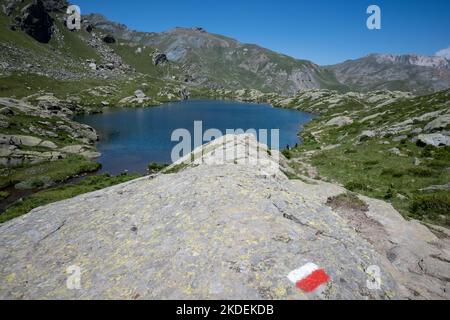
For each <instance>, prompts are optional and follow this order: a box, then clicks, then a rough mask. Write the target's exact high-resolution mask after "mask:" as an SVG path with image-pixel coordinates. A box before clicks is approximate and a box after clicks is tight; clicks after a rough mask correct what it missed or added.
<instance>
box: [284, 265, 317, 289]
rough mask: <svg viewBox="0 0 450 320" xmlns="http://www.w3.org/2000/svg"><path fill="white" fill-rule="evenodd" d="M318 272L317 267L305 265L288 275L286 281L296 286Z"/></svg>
mask: <svg viewBox="0 0 450 320" xmlns="http://www.w3.org/2000/svg"><path fill="white" fill-rule="evenodd" d="M316 270H319V267H318V266H317V265H315V264H314V263H307V264H305V265H304V266H303V267H301V268H299V269H296V270H294V271H292V272H291V273H289V275H288V279H289V281H291V282H292V283H294V284H296V283H297V282H299V281H300V280H302V279H305V278H306V277H307V276H309V275H310V274H312V273H313V272H314V271H316Z"/></svg>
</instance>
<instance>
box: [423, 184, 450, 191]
mask: <svg viewBox="0 0 450 320" xmlns="http://www.w3.org/2000/svg"><path fill="white" fill-rule="evenodd" d="M449 190H450V183H447V184H444V185H438V186H429V187H427V188H423V189H420V190H419V191H422V192H436V191H449Z"/></svg>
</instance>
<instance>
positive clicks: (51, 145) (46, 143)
mask: <svg viewBox="0 0 450 320" xmlns="http://www.w3.org/2000/svg"><path fill="white" fill-rule="evenodd" d="M39 147H44V148H49V149H57V148H58V146H57V145H56V144H54V143H53V142H51V141H43V142H41V143H40V144H39Z"/></svg>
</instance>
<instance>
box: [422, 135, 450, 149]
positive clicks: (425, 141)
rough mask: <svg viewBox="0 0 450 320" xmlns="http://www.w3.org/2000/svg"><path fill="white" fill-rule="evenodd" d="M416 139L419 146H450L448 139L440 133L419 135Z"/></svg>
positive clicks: (449, 139)
mask: <svg viewBox="0 0 450 320" xmlns="http://www.w3.org/2000/svg"><path fill="white" fill-rule="evenodd" d="M417 139H418V141H417V143H418V144H419V145H430V146H433V147H442V146H450V137H448V136H444V135H443V134H440V133H431V134H420V135H419V136H418V137H417Z"/></svg>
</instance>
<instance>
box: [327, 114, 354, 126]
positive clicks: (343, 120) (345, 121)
mask: <svg viewBox="0 0 450 320" xmlns="http://www.w3.org/2000/svg"><path fill="white" fill-rule="evenodd" d="M352 123H353V120H352V119H351V118H350V117H346V116H341V117H336V118H333V119H331V120H330V121H328V122H327V123H326V124H325V126H327V127H330V126H338V127H343V126H346V125H349V124H352Z"/></svg>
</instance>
